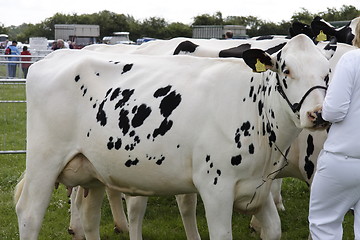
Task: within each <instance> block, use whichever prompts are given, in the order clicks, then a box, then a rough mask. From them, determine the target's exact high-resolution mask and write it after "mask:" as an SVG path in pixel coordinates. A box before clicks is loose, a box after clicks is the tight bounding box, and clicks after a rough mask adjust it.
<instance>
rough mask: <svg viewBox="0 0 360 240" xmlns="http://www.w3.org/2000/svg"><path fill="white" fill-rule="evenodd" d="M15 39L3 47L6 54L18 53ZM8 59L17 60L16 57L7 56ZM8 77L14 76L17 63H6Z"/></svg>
mask: <svg viewBox="0 0 360 240" xmlns="http://www.w3.org/2000/svg"><path fill="white" fill-rule="evenodd" d="M16 46H17V41H12V43H11V45H10V46H8V47H7V48H6V49H5V54H6V55H20V51H19V49H18V48H17V47H16ZM7 60H8V61H19V58H18V57H8V58H7ZM7 67H8V78H15V76H16V67H17V63H8V65H7Z"/></svg>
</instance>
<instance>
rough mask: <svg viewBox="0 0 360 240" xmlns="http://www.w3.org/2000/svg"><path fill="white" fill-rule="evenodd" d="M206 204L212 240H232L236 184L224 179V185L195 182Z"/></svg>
mask: <svg viewBox="0 0 360 240" xmlns="http://www.w3.org/2000/svg"><path fill="white" fill-rule="evenodd" d="M194 183H195V186H196V188H197V189H198V190H199V194H200V196H201V199H202V201H203V203H204V207H205V215H206V221H207V224H208V229H209V235H210V240H231V239H232V225H231V222H232V213H233V206H234V189H235V186H234V185H235V184H231V182H228V181H226V180H225V179H222V183H217V185H214V184H211V185H210V184H208V183H207V182H206V181H204V180H203V181H200V180H199V181H197V182H194Z"/></svg>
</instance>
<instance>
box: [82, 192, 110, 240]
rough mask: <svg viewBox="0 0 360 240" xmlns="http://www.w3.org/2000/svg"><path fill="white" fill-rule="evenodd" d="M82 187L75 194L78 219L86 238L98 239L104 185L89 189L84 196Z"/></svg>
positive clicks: (87, 239)
mask: <svg viewBox="0 0 360 240" xmlns="http://www.w3.org/2000/svg"><path fill="white" fill-rule="evenodd" d="M84 191H85V190H84V188H82V187H80V188H79V190H78V194H77V195H76V200H75V204H76V206H77V208H78V210H79V212H80V220H81V223H82V225H83V229H84V232H85V238H86V240H100V218H101V205H102V202H103V198H104V194H105V187H104V186H100V187H97V188H91V189H89V192H88V194H87V196H86V197H85V196H84Z"/></svg>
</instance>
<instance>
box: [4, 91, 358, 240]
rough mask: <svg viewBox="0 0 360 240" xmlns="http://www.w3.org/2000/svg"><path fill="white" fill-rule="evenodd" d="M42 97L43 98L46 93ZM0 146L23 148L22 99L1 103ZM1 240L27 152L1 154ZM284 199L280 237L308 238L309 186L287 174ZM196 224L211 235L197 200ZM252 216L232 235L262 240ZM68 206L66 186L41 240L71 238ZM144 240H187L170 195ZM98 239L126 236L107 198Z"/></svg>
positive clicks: (151, 207)
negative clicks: (115, 223)
mask: <svg viewBox="0 0 360 240" xmlns="http://www.w3.org/2000/svg"><path fill="white" fill-rule="evenodd" d="M24 90H25V88H24V85H0V100H24V99H25V93H24ZM44 100H46V96H44ZM0 104H1V105H0V141H1V142H0V150H21V149H24V148H25V142H26V140H25V139H26V138H25V129H26V128H25V122H26V119H25V118H26V109H25V104H24V103H0ZM0 164H1V167H0V239H1V240H5V239H9V240H10V239H11V240H15V239H19V234H18V228H17V218H16V213H15V208H14V204H13V200H12V196H13V190H14V187H15V185H16V183H17V181H18V178H19V177H20V176H21V174H22V172H23V171H24V170H25V154H5V155H0ZM282 194H283V198H284V205H285V208H286V211H285V212H281V213H280V217H281V220H282V232H283V235H282V239H285V240H305V239H307V237H308V222H307V213H308V199H309V189H308V187H307V185H306V184H305V183H304V182H301V181H299V180H296V179H292V178H288V179H285V180H284V184H283V192H282ZM197 213H198V214H197V215H198V226H199V230H200V234H201V237H202V239H205V240H206V239H209V237H208V231H207V226H206V221H205V217H204V208H203V205H202V203H201V199H199V203H198V209H197ZM249 222H250V216H244V215H240V214H238V213H234V216H233V235H234V239H245V240H248V239H250V240H251V239H260V238H259V235H258V234H256V233H253V232H252V231H251V230H250V229H249V227H248V226H249ZM68 223H69V204H68V198H67V196H66V190H65V188H64V186H60V188H59V189H57V190H54V194H53V198H52V201H51V204H50V206H49V208H48V210H47V213H46V216H45V219H44V224H43V226H42V230H41V233H40V238H39V239H41V240H49V239H57V240H62V239H71V238H70V236H69V235H68V233H67V227H68ZM352 224H353V216H352V215H351V214H348V215H346V218H345V221H344V238H343V239H344V240H350V239H354V235H353V230H352ZM143 238H144V240H182V239H186V237H185V233H184V230H183V227H182V223H181V218H180V214H179V211H178V209H177V205H176V201H175V198H174V197H173V196H169V197H151V198H150V200H149V204H148V207H147V212H146V215H145V219H144V226H143ZM101 239H105V240H106V239H109V240H110V239H125V240H127V239H129V237H128V236H127V234H120V235H118V234H115V233H114V232H113V223H112V217H111V212H110V207H109V205H108V202H107V201H106V200H105V201H104V203H103V208H102V221H101Z"/></svg>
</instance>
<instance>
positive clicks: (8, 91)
mask: <svg viewBox="0 0 360 240" xmlns="http://www.w3.org/2000/svg"><path fill="white" fill-rule="evenodd" d="M25 84H26V80H25V79H0V125H1V126H0V139H1V142H0V154H24V153H26V150H24V149H25V145H26V133H25V131H26V126H25V125H26V99H25Z"/></svg>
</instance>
